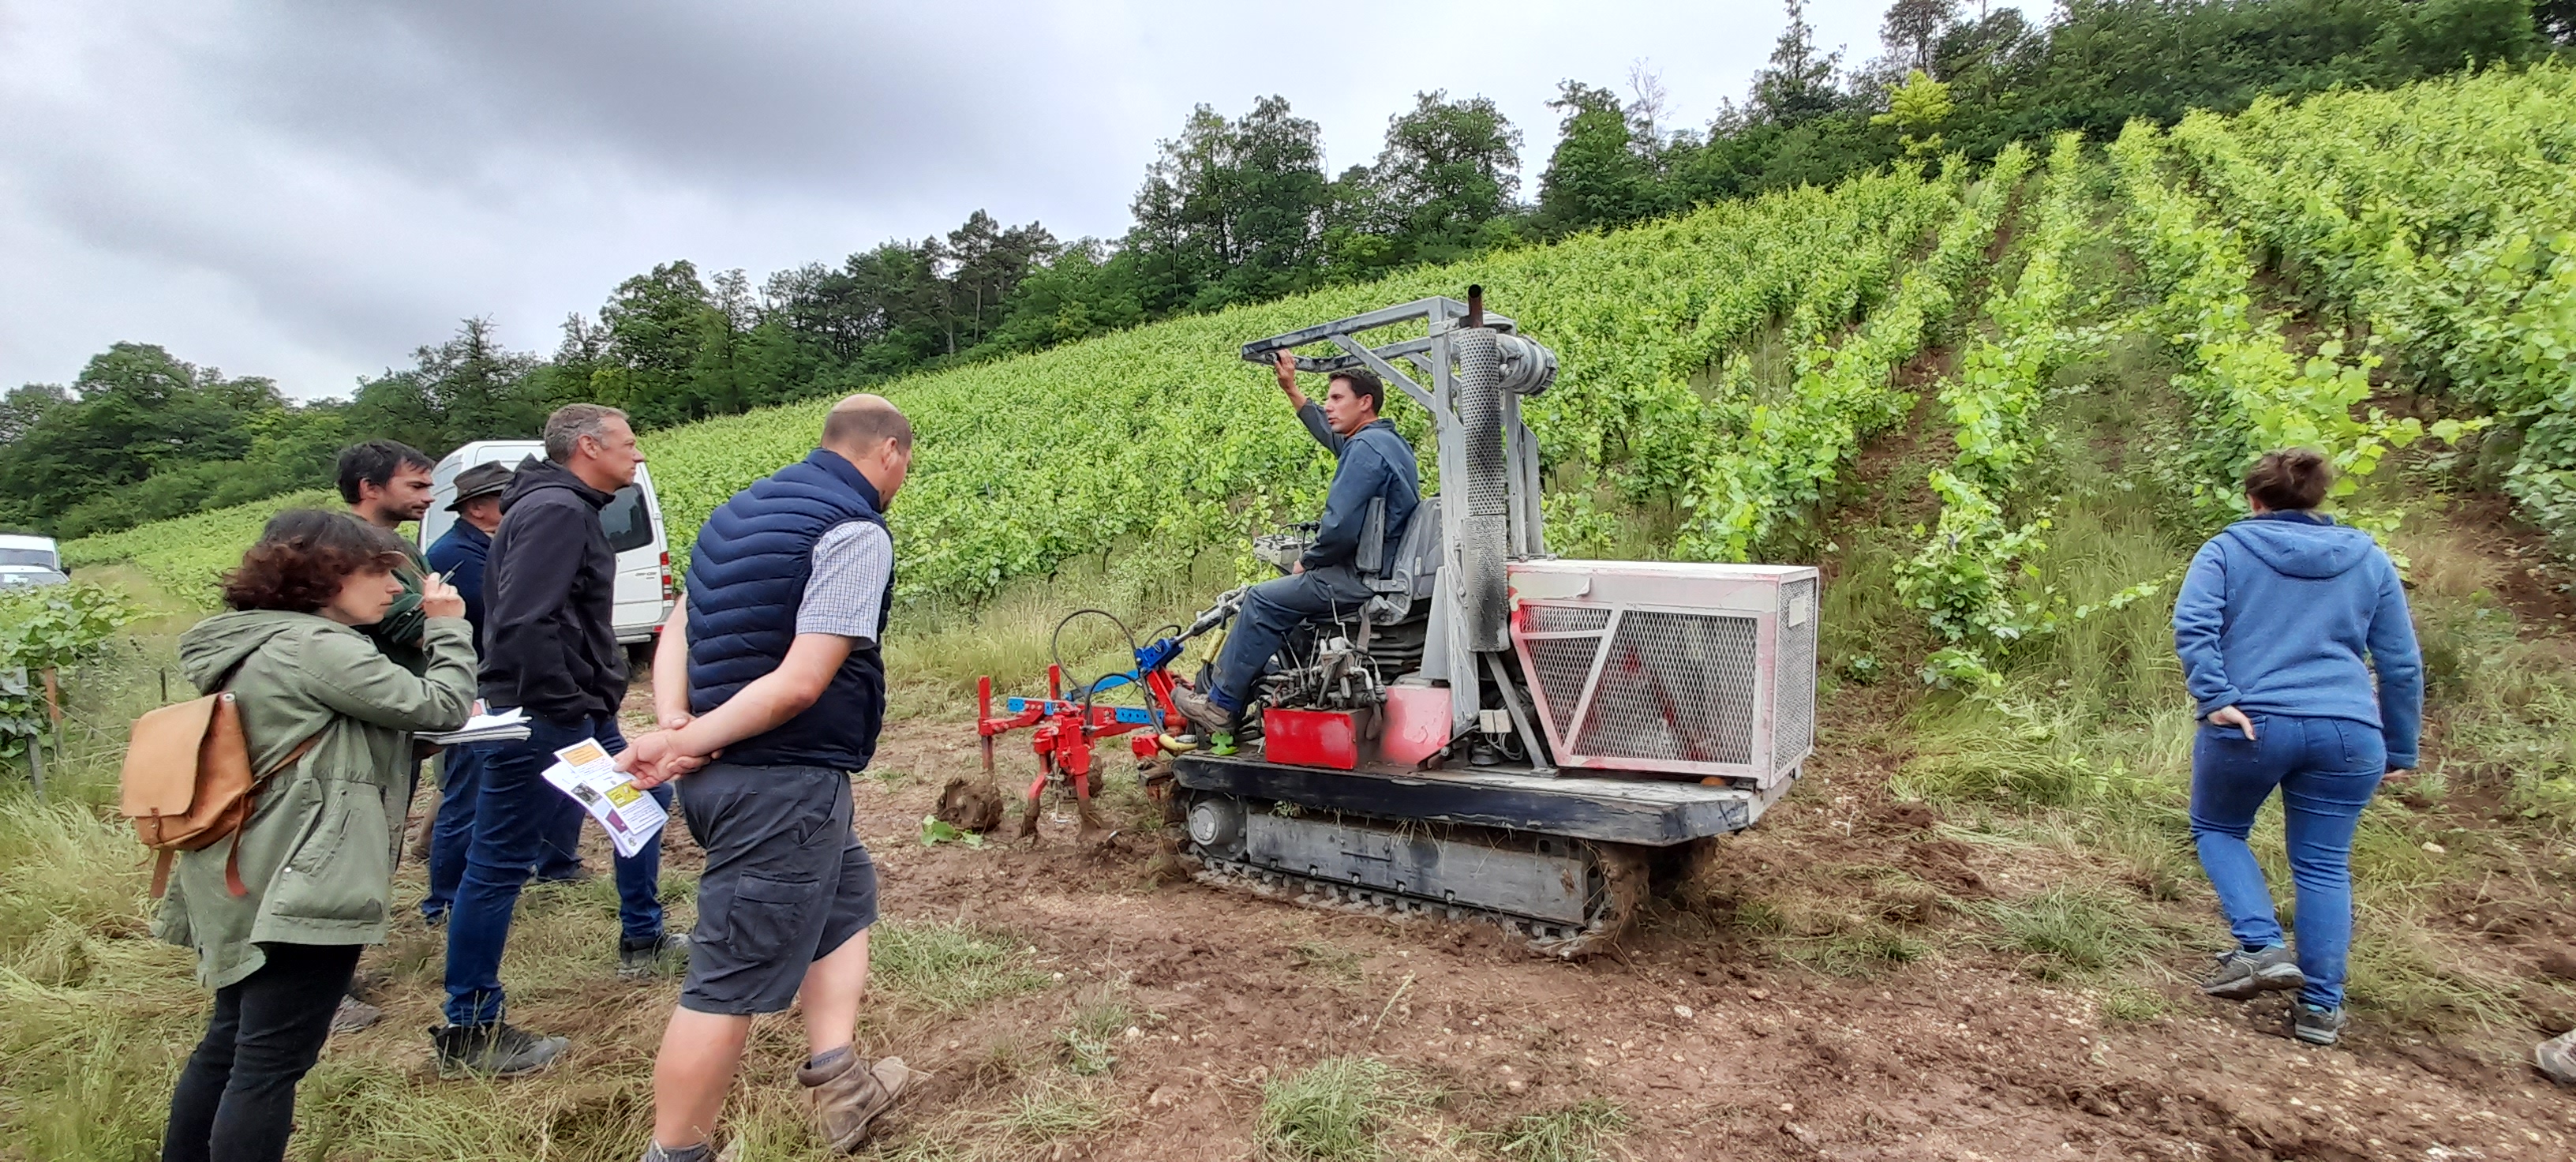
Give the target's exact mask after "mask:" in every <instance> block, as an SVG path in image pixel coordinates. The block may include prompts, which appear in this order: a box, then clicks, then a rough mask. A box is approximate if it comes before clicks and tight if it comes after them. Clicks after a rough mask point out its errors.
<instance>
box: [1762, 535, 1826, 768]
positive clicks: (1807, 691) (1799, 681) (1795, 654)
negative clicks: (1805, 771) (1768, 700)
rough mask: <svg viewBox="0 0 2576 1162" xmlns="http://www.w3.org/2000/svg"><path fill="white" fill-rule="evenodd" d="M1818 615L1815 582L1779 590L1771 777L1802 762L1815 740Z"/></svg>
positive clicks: (1808, 581)
mask: <svg viewBox="0 0 2576 1162" xmlns="http://www.w3.org/2000/svg"><path fill="white" fill-rule="evenodd" d="M1822 612H1823V611H1822V610H1820V609H1818V608H1817V605H1816V582H1815V580H1814V579H1812V578H1810V579H1807V580H1802V581H1791V582H1789V583H1788V584H1786V585H1783V586H1781V587H1780V631H1779V632H1780V649H1779V658H1780V661H1779V666H1780V670H1779V673H1778V674H1777V675H1775V676H1774V678H1773V679H1772V681H1773V683H1774V686H1773V689H1775V690H1777V691H1778V693H1777V694H1776V695H1774V696H1773V701H1772V705H1773V706H1774V707H1776V708H1777V710H1776V717H1775V718H1774V719H1773V728H1772V737H1771V769H1772V773H1774V774H1777V773H1779V772H1781V771H1784V770H1787V769H1788V768H1789V767H1790V766H1791V765H1793V764H1795V763H1796V762H1797V761H1798V760H1799V759H1801V758H1804V757H1805V756H1806V753H1807V750H1808V748H1809V747H1810V746H1812V745H1814V743H1815V741H1816V622H1817V620H1818V618H1819V616H1820V615H1821V614H1822ZM1792 622H1795V623H1797V624H1794V625H1792V624H1790V623H1792Z"/></svg>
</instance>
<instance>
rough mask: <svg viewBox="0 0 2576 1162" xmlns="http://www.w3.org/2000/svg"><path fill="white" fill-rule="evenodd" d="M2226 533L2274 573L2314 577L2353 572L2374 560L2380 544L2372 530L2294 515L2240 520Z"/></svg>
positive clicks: (2319, 578) (2321, 518) (2329, 520)
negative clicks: (2373, 536) (2371, 555)
mask: <svg viewBox="0 0 2576 1162" xmlns="http://www.w3.org/2000/svg"><path fill="white" fill-rule="evenodd" d="M2225 535H2226V536H2227V538H2228V539H2230V540H2232V541H2235V542H2236V543H2237V544H2238V545H2241V546H2243V547H2244V549H2245V551H2246V552H2249V553H2252V554H2254V559H2255V560H2258V561H2261V562H2263V563H2264V564H2266V565H2269V566H2271V567H2272V571H2273V572H2275V573H2279V574H2281V575H2282V576H2285V577H2301V578H2307V579H2310V580H2323V579H2325V578H2328V577H2340V576H2343V575H2344V574H2345V573H2348V572H2351V571H2352V569H2353V567H2354V566H2356V565H2359V564H2361V563H2362V562H2363V561H2367V560H2369V559H2370V551H2371V549H2372V548H2374V547H2376V544H2377V543H2376V542H2374V541H2372V540H2371V539H2370V534H2369V533H2365V532H2363V531H2361V530H2360V529H2357V528H2353V527H2351V526H2349V525H2339V524H2335V523H2334V522H2333V521H2332V520H2331V519H2330V518H2326V517H2314V518H2311V519H2300V518H2299V517H2298V516H2294V515H2290V514H2283V515H2282V516H2277V517H2259V516H2258V517H2253V518H2251V519H2247V520H2240V521H2238V522H2236V523H2235V524H2232V525H2229V526H2227V532H2226V534H2225Z"/></svg>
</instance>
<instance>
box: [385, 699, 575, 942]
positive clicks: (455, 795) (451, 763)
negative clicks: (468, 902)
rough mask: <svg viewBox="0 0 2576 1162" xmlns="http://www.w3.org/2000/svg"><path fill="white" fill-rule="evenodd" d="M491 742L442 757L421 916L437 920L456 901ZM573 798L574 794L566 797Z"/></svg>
mask: <svg viewBox="0 0 2576 1162" xmlns="http://www.w3.org/2000/svg"><path fill="white" fill-rule="evenodd" d="M493 749H494V747H493V744H490V743H477V744H474V745H470V746H451V747H449V748H447V750H446V751H445V752H444V753H441V754H440V755H439V756H438V818H437V820H436V821H435V822H433V823H431V824H430V825H429V894H428V895H427V896H424V897H422V898H421V901H420V914H421V918H423V919H427V920H435V919H437V918H439V917H440V916H444V915H446V914H447V909H448V906H449V905H451V904H454V903H455V902H456V885H457V884H458V883H459V882H460V881H462V880H463V879H464V878H465V849H466V847H467V846H468V845H469V844H471V843H472V842H473V841H474V800H475V795H476V792H478V791H480V790H482V789H483V763H484V761H485V760H486V759H488V758H490V757H491V754H492V751H493ZM566 798H570V796H566Z"/></svg>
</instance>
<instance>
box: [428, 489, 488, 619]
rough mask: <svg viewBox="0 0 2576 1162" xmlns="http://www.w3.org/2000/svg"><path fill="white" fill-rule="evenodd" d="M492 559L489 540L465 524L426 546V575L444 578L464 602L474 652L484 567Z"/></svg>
mask: <svg viewBox="0 0 2576 1162" xmlns="http://www.w3.org/2000/svg"><path fill="white" fill-rule="evenodd" d="M491 556H492V538H491V536H490V535H489V534H486V533H485V532H484V531H483V530H481V529H478V528H475V527H474V526H473V525H471V524H468V523H466V522H465V521H462V520H460V521H457V522H456V524H455V525H454V526H453V527H451V528H449V529H448V530H447V535H445V536H442V537H440V538H438V540H437V541H436V542H435V543H433V544H431V545H430V546H429V571H430V572H432V573H444V574H446V575H447V583H448V584H450V585H453V586H455V587H456V595H457V596H459V597H462V598H464V599H465V620H466V621H468V622H471V623H473V625H474V648H476V649H478V650H479V649H481V648H483V563H484V562H485V561H487V560H489V559H491Z"/></svg>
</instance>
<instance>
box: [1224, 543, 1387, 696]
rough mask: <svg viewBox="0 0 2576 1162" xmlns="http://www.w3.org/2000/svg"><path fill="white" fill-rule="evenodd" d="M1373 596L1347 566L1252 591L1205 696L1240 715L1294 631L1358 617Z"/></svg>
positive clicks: (1227, 635)
mask: <svg viewBox="0 0 2576 1162" xmlns="http://www.w3.org/2000/svg"><path fill="white" fill-rule="evenodd" d="M1372 596H1375V594H1373V593H1372V592H1370V590H1369V587H1368V582H1367V581H1366V580H1364V579H1362V578H1361V577H1360V575H1359V572H1358V570H1355V569H1353V568H1351V567H1350V566H1348V565H1329V566H1326V567H1324V568H1321V569H1310V570H1307V571H1306V572H1303V573H1291V574H1289V575H1287V576H1285V577H1274V578H1272V579H1270V580H1268V581H1264V582H1262V583H1261V584H1259V585H1255V586H1253V587H1252V591H1251V592H1250V593H1247V594H1245V595H1244V598H1243V611H1242V612H1241V613H1238V614H1236V615H1235V617H1234V627H1233V628H1232V629H1228V630H1227V631H1225V648H1224V649H1222V650H1219V651H1218V652H1217V656H1216V689H1214V690H1210V691H1208V692H1207V694H1208V701H1210V702H1213V703H1215V704H1216V705H1218V706H1219V707H1222V708H1223V709H1224V710H1225V711H1226V712H1227V713H1228V714H1232V713H1235V712H1237V711H1240V710H1242V709H1243V703H1244V701H1245V700H1246V699H1248V698H1250V697H1251V696H1252V684H1253V683H1254V682H1258V681H1260V680H1261V675H1262V672H1263V671H1265V670H1267V669H1268V668H1269V666H1270V655H1272V654H1275V653H1278V652H1279V643H1281V642H1283V641H1285V640H1287V638H1288V634H1289V632H1290V631H1292V630H1294V629H1296V628H1297V627H1298V626H1301V625H1304V624H1306V623H1307V622H1310V621H1318V620H1322V619H1324V618H1327V617H1331V616H1333V615H1334V614H1336V613H1339V614H1342V615H1344V616H1348V615H1352V614H1356V613H1358V612H1359V610H1360V607H1361V606H1363V605H1366V604H1368V599H1369V598H1370V597H1372Z"/></svg>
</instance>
